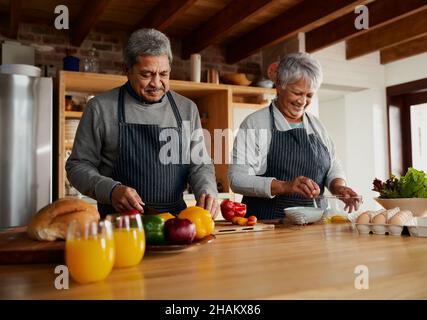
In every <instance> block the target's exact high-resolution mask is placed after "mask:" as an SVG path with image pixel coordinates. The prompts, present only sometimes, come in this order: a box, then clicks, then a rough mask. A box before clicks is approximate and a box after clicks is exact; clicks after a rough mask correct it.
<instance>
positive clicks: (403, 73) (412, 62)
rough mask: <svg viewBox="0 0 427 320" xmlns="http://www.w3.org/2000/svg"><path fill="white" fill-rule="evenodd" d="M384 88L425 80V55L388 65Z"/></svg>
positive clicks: (426, 76)
mask: <svg viewBox="0 0 427 320" xmlns="http://www.w3.org/2000/svg"><path fill="white" fill-rule="evenodd" d="M385 74H386V86H392V85H395V84H399V83H405V82H409V81H414V80H418V79H424V78H427V53H423V54H419V55H416V56H413V57H410V58H407V59H402V60H398V61H395V62H392V63H388V64H386V66H385Z"/></svg>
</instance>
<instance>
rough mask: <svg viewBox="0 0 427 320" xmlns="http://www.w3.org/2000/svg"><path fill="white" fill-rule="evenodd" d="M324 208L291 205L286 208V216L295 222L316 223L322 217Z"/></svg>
mask: <svg viewBox="0 0 427 320" xmlns="http://www.w3.org/2000/svg"><path fill="white" fill-rule="evenodd" d="M322 216H323V210H322V209H320V208H312V207H290V208H286V209H285V217H288V218H289V219H290V220H291V221H292V222H293V223H295V224H307V223H314V222H317V221H319V220H320V219H322Z"/></svg>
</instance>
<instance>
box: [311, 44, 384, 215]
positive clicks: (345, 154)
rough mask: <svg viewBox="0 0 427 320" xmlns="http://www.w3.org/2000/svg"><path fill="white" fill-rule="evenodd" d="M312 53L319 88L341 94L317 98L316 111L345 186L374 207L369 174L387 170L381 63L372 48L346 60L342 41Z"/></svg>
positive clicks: (367, 207) (375, 205)
mask: <svg viewBox="0 0 427 320" xmlns="http://www.w3.org/2000/svg"><path fill="white" fill-rule="evenodd" d="M314 56H315V57H316V58H317V59H318V60H319V61H320V63H321V65H322V68H323V72H324V87H327V88H328V90H330V88H334V87H335V88H337V92H341V94H342V97H340V98H337V99H334V100H329V101H322V100H321V101H320V102H319V115H320V119H321V120H322V122H323V123H324V124H325V126H326V128H327V129H328V132H329V134H330V136H331V137H332V139H333V140H334V142H335V146H336V150H337V153H338V156H339V158H340V160H341V163H342V165H343V168H344V170H345V172H346V175H347V182H348V185H349V186H350V187H351V188H353V189H354V190H355V191H356V192H358V193H359V194H361V195H362V196H363V199H364V206H363V208H366V209H376V208H379V207H380V206H379V205H378V204H377V203H376V202H375V201H374V200H373V197H376V196H377V194H376V193H374V192H373V191H371V189H372V181H373V180H374V178H375V177H378V178H381V179H383V178H385V177H386V176H387V175H388V150H387V148H388V142H387V116H386V102H385V100H386V99H385V67H384V66H382V65H381V64H380V63H379V54H378V53H373V54H369V55H366V56H363V57H360V58H358V59H353V60H349V61H347V60H346V59H345V44H344V43H339V44H337V45H335V46H332V47H329V48H326V49H324V50H321V51H319V52H317V53H315V54H314ZM351 91H353V92H351ZM355 91H357V92H355Z"/></svg>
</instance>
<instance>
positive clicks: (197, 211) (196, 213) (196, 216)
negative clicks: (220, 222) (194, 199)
mask: <svg viewBox="0 0 427 320" xmlns="http://www.w3.org/2000/svg"><path fill="white" fill-rule="evenodd" d="M178 218H180V219H188V220H190V221H191V222H193V223H194V224H195V226H196V239H202V238H204V237H206V236H208V235H210V234H212V233H213V232H214V229H215V222H214V221H213V219H212V216H211V214H210V212H209V211H208V210H205V209H203V208H201V207H196V206H194V207H188V208H187V209H184V210H182V211H181V212H180V213H179V215H178Z"/></svg>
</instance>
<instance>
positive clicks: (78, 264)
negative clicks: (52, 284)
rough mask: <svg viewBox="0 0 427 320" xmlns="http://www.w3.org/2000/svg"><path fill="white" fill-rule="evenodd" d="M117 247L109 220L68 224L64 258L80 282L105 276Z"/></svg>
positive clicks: (93, 280) (109, 270)
mask: <svg viewBox="0 0 427 320" xmlns="http://www.w3.org/2000/svg"><path fill="white" fill-rule="evenodd" d="M114 256H115V247H114V239H113V228H112V224H111V222H110V221H106V220H105V221H101V222H91V223H87V224H86V225H84V226H82V225H81V224H80V223H79V222H77V221H76V220H74V221H72V222H71V223H70V225H69V226H68V230H67V240H66V243H65V261H66V263H67V266H68V270H69V272H70V274H71V277H72V278H73V279H74V280H75V281H77V282H79V283H89V282H96V281H101V280H104V279H105V278H106V277H107V276H108V275H109V274H110V272H111V270H112V269H113V265H114Z"/></svg>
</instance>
